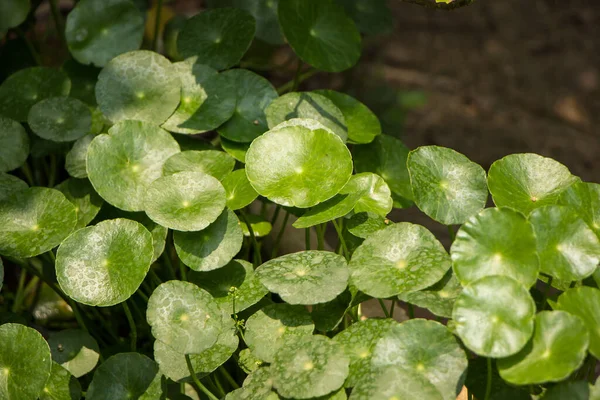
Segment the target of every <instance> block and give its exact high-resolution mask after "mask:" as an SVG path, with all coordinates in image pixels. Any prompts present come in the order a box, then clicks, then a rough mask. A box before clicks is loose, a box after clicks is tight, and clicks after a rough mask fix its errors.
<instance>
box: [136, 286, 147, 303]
mask: <svg viewBox="0 0 600 400" xmlns="http://www.w3.org/2000/svg"><path fill="white" fill-rule="evenodd" d="M136 293H137V294H138V295H139V296H140V297H141V298H142V300H144V301H145V302H146V303H147V302H148V301H149V300H150V299H149V298H148V296H146V294H145V293H144V292H142V289H141V288H139V289H138V290H137V291H136Z"/></svg>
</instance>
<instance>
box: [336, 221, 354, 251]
mask: <svg viewBox="0 0 600 400" xmlns="http://www.w3.org/2000/svg"><path fill="white" fill-rule="evenodd" d="M332 222H333V227H334V228H335V231H336V232H337V235H338V239H339V241H340V245H341V246H342V247H341V248H342V252H343V253H344V254H345V255H344V257H346V258H348V257H349V255H350V252H349V251H348V247H347V246H346V241H345V240H344V234H343V232H342V226H340V225H341V224H340V225H338V221H336V220H335V219H334V220H333V221H332Z"/></svg>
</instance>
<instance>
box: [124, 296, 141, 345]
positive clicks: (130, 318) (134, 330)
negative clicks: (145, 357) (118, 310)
mask: <svg viewBox="0 0 600 400" xmlns="http://www.w3.org/2000/svg"><path fill="white" fill-rule="evenodd" d="M121 304H123V310H125V316H126V317H127V322H129V329H130V330H131V331H130V335H131V351H133V352H135V349H136V347H137V327H136V326H135V321H134V320H133V315H131V310H130V309H129V306H128V305H127V301H124V302H123V303H121Z"/></svg>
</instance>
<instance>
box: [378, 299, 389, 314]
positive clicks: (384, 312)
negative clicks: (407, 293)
mask: <svg viewBox="0 0 600 400" xmlns="http://www.w3.org/2000/svg"><path fill="white" fill-rule="evenodd" d="M377 301H379V305H380V306H381V309H382V310H383V314H384V315H385V317H386V318H390V312H389V311H388V309H387V307H386V306H385V303H384V302H383V300H381V299H377Z"/></svg>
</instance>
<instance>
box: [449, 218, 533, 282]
mask: <svg viewBox="0 0 600 400" xmlns="http://www.w3.org/2000/svg"><path fill="white" fill-rule="evenodd" d="M450 254H451V255H452V263H453V264H452V267H453V269H454V273H455V274H456V277H457V278H458V280H459V281H460V283H461V284H462V285H463V286H464V285H467V284H468V283H470V282H473V281H474V280H477V279H479V278H481V277H484V276H489V275H505V276H508V277H511V278H513V279H516V280H517V281H519V282H520V283H521V284H523V285H525V286H526V287H531V286H532V285H533V284H534V283H535V281H536V280H537V276H538V273H539V270H540V262H539V259H538V255H537V252H536V239H535V235H534V232H533V228H532V226H531V224H530V223H529V222H528V221H527V220H526V219H525V218H524V217H523V215H522V214H520V213H518V212H516V211H513V210H511V209H509V208H488V209H485V210H483V211H482V212H480V213H479V214H477V215H475V216H473V217H471V218H470V219H469V220H468V221H467V222H466V223H465V224H464V225H463V226H462V227H461V228H460V229H459V231H458V232H457V234H456V240H455V241H454V242H453V243H452V247H451V249H450Z"/></svg>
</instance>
